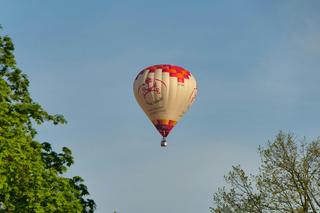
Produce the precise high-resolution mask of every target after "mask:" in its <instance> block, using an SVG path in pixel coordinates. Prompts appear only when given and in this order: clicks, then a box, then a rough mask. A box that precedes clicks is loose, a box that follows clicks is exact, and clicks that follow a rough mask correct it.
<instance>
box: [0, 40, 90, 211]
mask: <svg viewBox="0 0 320 213" xmlns="http://www.w3.org/2000/svg"><path fill="white" fill-rule="evenodd" d="M13 51H14V45H13V43H12V41H11V39H10V37H8V36H2V35H1V34H0V211H2V212H19V213H24V212H28V213H30V212H46V213H47V212H68V213H69V212H70V213H71V212H85V213H89V212H94V210H95V202H94V201H93V200H91V199H87V195H89V192H88V190H87V187H86V186H85V185H84V183H83V179H82V178H81V177H78V176H76V177H73V178H66V177H64V176H63V174H64V173H65V172H66V171H67V168H68V167H70V166H71V165H72V164H73V157H72V153H71V150H70V149H68V148H66V147H64V148H63V149H62V152H61V153H57V152H55V151H53V150H52V148H51V146H50V144H49V143H40V142H38V141H36V140H35V135H36V134H37V131H36V129H35V128H34V124H35V123H36V124H38V125H40V124H42V123H44V122H47V121H48V122H52V123H53V124H54V125H57V124H63V123H65V122H66V121H65V119H64V118H63V116H62V115H51V114H49V113H47V112H46V111H45V110H44V109H43V108H42V107H41V105H40V104H38V103H36V102H34V101H33V100H32V98H31V97H30V93H29V91H28V86H29V80H28V78H27V76H26V75H25V74H23V73H22V71H21V70H20V69H19V68H18V67H17V66H16V61H15V57H14V54H13Z"/></svg>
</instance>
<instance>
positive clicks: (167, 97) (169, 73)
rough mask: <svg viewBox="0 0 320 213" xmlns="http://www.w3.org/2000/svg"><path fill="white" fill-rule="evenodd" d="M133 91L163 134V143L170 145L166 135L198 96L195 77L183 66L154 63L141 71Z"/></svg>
mask: <svg viewBox="0 0 320 213" xmlns="http://www.w3.org/2000/svg"><path fill="white" fill-rule="evenodd" d="M133 91H134V95H135V98H136V100H137V102H138V103H139V105H140V107H141V108H142V109H143V111H144V112H145V114H146V115H147V116H148V118H149V119H150V121H151V122H152V123H153V125H154V126H155V127H156V129H157V130H158V131H159V133H160V134H161V135H162V137H163V138H162V141H161V146H162V147H166V146H167V142H166V137H167V136H168V135H169V133H170V131H171V130H172V129H173V127H174V126H175V125H176V124H177V122H178V121H179V120H180V119H181V118H182V117H183V115H184V114H185V113H186V112H187V111H188V109H189V107H190V106H191V105H192V103H193V102H194V100H195V97H196V95H197V83H196V80H195V78H194V77H193V75H192V74H191V73H190V72H189V71H188V70H186V69H184V68H182V67H179V66H175V65H169V64H160V65H153V66H150V67H147V68H145V69H143V70H142V71H140V72H139V73H138V75H137V77H136V78H135V80H134V84H133Z"/></svg>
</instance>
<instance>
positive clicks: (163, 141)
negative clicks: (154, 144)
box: [161, 137, 168, 147]
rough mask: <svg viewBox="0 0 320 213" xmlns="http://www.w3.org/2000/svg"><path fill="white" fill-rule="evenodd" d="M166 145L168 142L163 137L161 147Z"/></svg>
mask: <svg viewBox="0 0 320 213" xmlns="http://www.w3.org/2000/svg"><path fill="white" fill-rule="evenodd" d="M167 146H168V142H167V140H166V138H165V137H163V138H162V140H161V147H167Z"/></svg>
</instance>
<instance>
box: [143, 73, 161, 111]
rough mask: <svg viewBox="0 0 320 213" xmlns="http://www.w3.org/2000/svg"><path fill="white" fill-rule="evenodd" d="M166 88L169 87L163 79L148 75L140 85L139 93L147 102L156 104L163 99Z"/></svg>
mask: <svg viewBox="0 0 320 213" xmlns="http://www.w3.org/2000/svg"><path fill="white" fill-rule="evenodd" d="M162 86H163V87H162ZM164 89H167V85H166V84H165V83H164V82H163V81H161V80H159V79H156V78H149V77H148V78H146V80H145V81H144V83H143V84H142V85H140V86H139V88H138V93H139V95H140V96H141V97H142V98H143V99H144V100H145V102H146V103H147V104H149V105H154V104H157V103H159V102H161V101H162V100H163V97H162V93H163V92H164V91H163V90H164Z"/></svg>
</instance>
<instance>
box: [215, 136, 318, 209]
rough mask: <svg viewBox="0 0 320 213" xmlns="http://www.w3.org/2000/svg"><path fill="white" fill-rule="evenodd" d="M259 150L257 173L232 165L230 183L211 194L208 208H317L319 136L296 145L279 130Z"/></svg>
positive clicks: (228, 177) (292, 138) (227, 180)
mask: <svg viewBox="0 0 320 213" xmlns="http://www.w3.org/2000/svg"><path fill="white" fill-rule="evenodd" d="M259 153H260V155H261V166H260V169H259V174H258V175H247V174H246V173H245V171H244V170H243V169H241V168H240V166H234V167H233V169H232V170H231V172H229V174H228V175H226V176H225V180H226V182H227V183H228V184H229V187H228V188H226V187H223V188H219V189H218V192H216V193H215V194H214V198H213V200H214V204H215V205H214V207H211V208H210V211H211V212H216V213H222V212H225V213H229V212H230V213H231V212H237V213H238V212H239V213H241V212H255V213H259V212H260V213H264V212H292V213H300V212H301V213H302V212H314V213H316V212H320V139H317V140H315V141H312V142H309V143H307V142H306V140H305V139H304V140H303V141H302V142H301V143H299V145H298V143H296V141H295V138H294V137H293V135H291V134H288V135H285V134H283V133H282V132H280V133H279V134H278V135H277V137H276V138H275V140H274V142H270V141H269V142H268V145H267V147H265V148H264V147H260V148H259Z"/></svg>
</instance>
